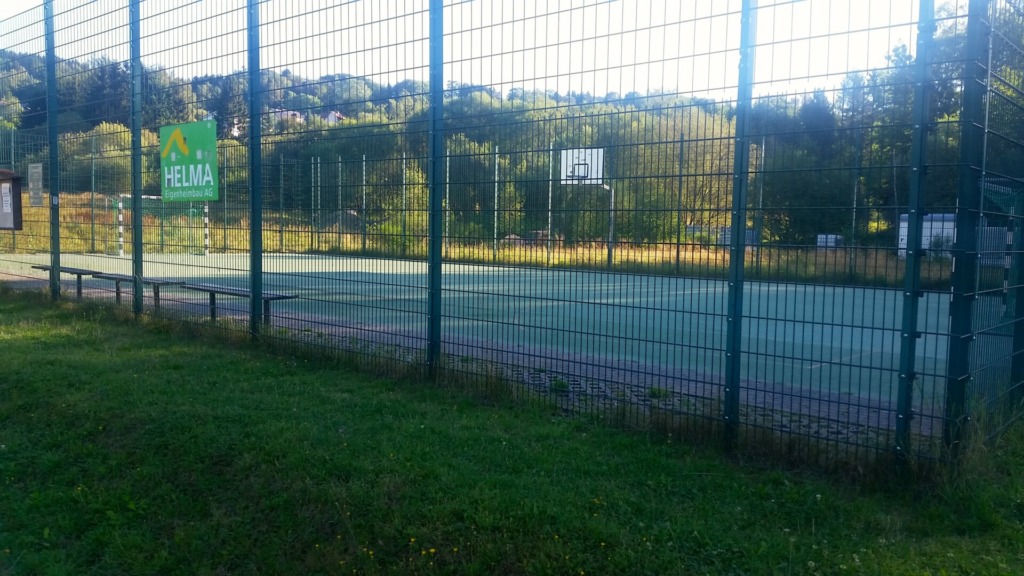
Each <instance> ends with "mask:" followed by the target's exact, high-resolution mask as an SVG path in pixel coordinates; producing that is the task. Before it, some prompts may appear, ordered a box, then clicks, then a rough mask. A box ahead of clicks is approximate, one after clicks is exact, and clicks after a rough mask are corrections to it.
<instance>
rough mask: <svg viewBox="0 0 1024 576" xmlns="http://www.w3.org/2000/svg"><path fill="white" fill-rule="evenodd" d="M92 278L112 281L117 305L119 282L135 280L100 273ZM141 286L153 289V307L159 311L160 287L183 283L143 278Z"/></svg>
mask: <svg viewBox="0 0 1024 576" xmlns="http://www.w3.org/2000/svg"><path fill="white" fill-rule="evenodd" d="M92 277H93V278H99V279H100V280H113V281H114V298H115V299H116V300H117V303H118V304H120V303H121V282H132V281H133V280H134V279H135V278H134V277H133V276H131V275H128V274H114V273H107V272H104V273H101V274H93V275H92ZM142 284H143V285H147V286H151V287H152V288H153V307H154V308H156V309H157V310H159V309H160V287H161V286H181V285H182V284H184V282H181V281H179V280H164V279H162V278H143V279H142Z"/></svg>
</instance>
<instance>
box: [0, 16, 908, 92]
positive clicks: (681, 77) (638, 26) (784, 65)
mask: <svg viewBox="0 0 1024 576" xmlns="http://www.w3.org/2000/svg"><path fill="white" fill-rule="evenodd" d="M126 4H127V3H126V2H125V1H124V0H92V1H91V2H89V1H85V0H57V2H56V4H55V10H56V14H57V17H56V24H57V29H58V36H57V44H58V48H57V52H58V55H60V56H61V57H64V58H81V59H88V58H90V57H96V56H98V55H106V56H109V57H111V58H114V59H118V60H122V59H127V57H128V45H127V34H128V28H127V25H126V24H127V18H128V12H127V9H126V8H125V5H126ZM427 4H428V2H427V0H387V1H382V0H347V1H346V0H269V1H268V2H266V3H265V4H264V5H263V7H262V11H261V19H262V21H263V23H264V26H263V28H262V31H261V35H262V41H263V46H264V48H263V50H262V52H261V58H262V62H263V67H264V68H270V69H275V70H278V71H283V70H285V69H289V70H291V71H292V72H294V73H295V74H299V75H301V76H304V77H307V78H318V77H320V76H322V75H326V74H333V73H348V74H354V75H357V76H366V77H368V78H371V79H372V80H374V81H376V82H380V83H388V84H393V83H396V82H398V81H401V80H403V79H417V80H426V79H427V75H426V72H427V58H428V45H427V42H426V40H425V39H426V37H427V22H428V18H427V13H426V9H427ZM41 5H42V1H41V0H18V1H15V0H0V19H2V20H3V21H2V22H0V48H11V49H14V50H21V51H36V50H40V51H41V50H42V39H41V32H42V25H41V23H39V20H41V16H42V8H41ZM917 5H918V3H917V0H760V8H759V9H758V10H757V44H758V48H757V51H756V59H755V61H756V71H755V82H756V83H757V85H758V89H757V90H756V92H760V93H782V92H794V91H801V90H806V89H809V88H812V87H824V88H828V87H835V86H838V84H839V82H840V81H841V80H842V78H843V77H844V76H845V75H846V73H847V72H849V71H863V70H868V69H870V68H873V67H880V66H883V65H885V56H886V54H887V53H888V52H889V51H890V50H891V49H892V47H893V46H895V45H897V44H900V43H905V44H907V45H908V46H910V48H911V51H913V42H914V37H915V32H916V30H915V26H914V25H913V23H914V21H915V20H916V19H917V18H916V17H917V9H918V8H917ZM446 6H448V8H447V10H446V15H445V18H446V39H445V62H446V65H445V78H446V80H455V81H457V82H462V83H466V84H481V85H487V86H492V87H494V88H496V89H498V90H499V91H500V92H502V93H506V94H507V93H508V91H509V90H511V89H514V88H523V89H542V90H556V91H558V92H561V93H565V92H568V91H575V92H590V93H592V94H595V95H598V96H603V95H605V94H607V93H609V92H615V93H619V94H626V93H628V92H633V91H635V92H639V93H646V92H649V91H654V90H663V91H667V92H679V93H684V94H692V95H695V96H710V97H718V96H734V95H735V85H736V77H737V67H738V62H739V58H738V52H737V50H736V47H737V46H738V45H739V38H740V19H739V11H740V6H741V2H740V0H504V1H499V0H446ZM244 7H245V1H244V0H145V1H144V2H143V3H142V18H143V26H142V34H143V48H142V53H143V55H142V58H143V62H145V63H146V64H147V65H161V66H163V67H165V68H167V69H168V70H170V71H172V72H173V73H174V74H175V75H177V76H179V77H185V78H188V77H191V76H194V75H204V74H228V73H231V72H236V71H239V70H242V69H244V67H245V64H246V55H245V42H246V37H245V34H244V25H245V10H244ZM26 9H28V10H31V12H30V13H28V14H22V16H21V17H20V18H19V17H14V19H11V20H9V18H11V17H12V16H13V15H14V14H15V13H17V12H19V11H22V10H26ZM12 30H13V31H12Z"/></svg>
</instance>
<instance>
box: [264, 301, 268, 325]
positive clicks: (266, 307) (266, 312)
mask: <svg viewBox="0 0 1024 576" xmlns="http://www.w3.org/2000/svg"><path fill="white" fill-rule="evenodd" d="M263 325H264V326H270V300H264V301H263Z"/></svg>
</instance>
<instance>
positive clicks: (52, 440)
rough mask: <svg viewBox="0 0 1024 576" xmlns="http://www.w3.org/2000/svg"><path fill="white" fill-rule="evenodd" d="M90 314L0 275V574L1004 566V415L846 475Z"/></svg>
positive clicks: (1014, 546) (1016, 512)
mask: <svg viewBox="0 0 1024 576" xmlns="http://www.w3.org/2000/svg"><path fill="white" fill-rule="evenodd" d="M109 316H110V314H108V313H107V312H106V311H105V309H104V308H100V307H96V306H74V305H70V304H66V305H53V304H50V303H48V302H47V301H46V300H45V299H44V298H43V296H41V295H39V294H34V293H29V294H20V293H12V292H9V291H4V290H2V289H0V574H189V575H192V574H255V573H260V574H353V573H354V574H435V573H436V574H502V575H505V574H567V575H569V574H572V575H577V574H652V575H663V574H886V575H889V574H1024V426H1021V425H1020V424H1018V425H1017V426H1016V427H1015V428H1014V429H1013V430H1011V432H1010V433H1009V434H1007V435H1006V436H1004V437H1003V438H1002V439H1001V440H1000V442H999V443H998V444H996V445H995V446H992V447H989V448H988V449H986V450H984V451H982V453H979V454H974V455H972V462H976V463H977V465H978V467H977V468H976V469H973V470H971V471H969V472H967V473H966V474H965V475H963V477H961V478H959V479H957V480H947V481H943V482H935V483H933V484H929V485H923V484H921V483H918V484H916V485H914V486H913V487H908V488H903V489H897V488H894V487H893V486H892V485H887V486H880V485H877V484H876V485H872V486H869V487H864V486H860V487H858V486H854V485H851V484H847V483H844V482H842V481H839V480H836V479H834V478H833V479H826V478H822V477H820V476H818V475H815V474H814V473H811V472H802V471H784V470H778V469H769V468H766V467H764V466H755V465H750V464H744V463H742V462H737V461H736V460H735V459H732V458H729V457H726V456H723V455H722V454H721V453H719V452H716V451H714V450H711V449H706V448H695V447H687V446H681V445H679V444H678V443H674V442H671V441H669V440H668V439H667V438H661V437H658V436H655V435H639V434H631V433H626V432H622V431H616V430H611V429H608V428H605V427H603V426H601V425H597V424H593V423H590V422H587V421H585V420H580V419H572V418H565V417H561V416H557V415H553V414H552V412H551V411H550V410H546V409H543V408H538V407H532V406H518V407H517V406H512V405H508V404H502V403H500V402H482V401H480V399H479V398H477V399H474V398H473V397H471V396H469V395H466V394H465V393H462V392H459V391H457V390H453V389H446V388H443V387H437V386H432V385H429V384H427V383H425V382H417V381H411V380H398V381H395V380H389V379H383V378H374V377H369V376H366V375H361V374H357V373H354V372H352V371H349V370H346V369H344V368H339V367H336V366H331V365H325V364H323V363H318V362H316V361H313V360H309V359H304V358H302V357H290V356H287V355H278V356H271V355H268V354H266V353H264V352H260V351H258V350H254V349H252V348H251V347H249V346H247V345H241V346H240V345H237V344H230V343H222V342H218V341H217V339H216V338H214V337H212V336H206V337H199V338H196V337H193V336H185V335H183V334H182V333H179V332H178V331H175V330H173V329H169V328H168V327H167V326H160V325H155V324H147V325H139V324H135V323H131V322H124V321H121V320H116V319H111V318H109ZM893 484H894V485H895V484H897V483H896V482H893Z"/></svg>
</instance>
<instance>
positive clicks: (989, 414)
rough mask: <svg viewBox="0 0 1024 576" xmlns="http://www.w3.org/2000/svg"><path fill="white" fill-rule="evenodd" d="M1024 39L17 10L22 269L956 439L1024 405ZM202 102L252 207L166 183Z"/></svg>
mask: <svg viewBox="0 0 1024 576" xmlns="http://www.w3.org/2000/svg"><path fill="white" fill-rule="evenodd" d="M1022 48H1024V7H1021V6H1019V5H1018V2H1017V1H1016V0H968V1H966V2H948V3H946V2H941V1H939V2H936V1H935V0H914V1H905V0H881V1H879V2H871V3H870V4H864V3H861V2H856V1H855V0H820V1H817V0H816V1H811V2H789V1H785V2H782V1H779V2H776V1H774V0H760V1H756V0H742V1H741V0H737V1H734V2H712V1H710V0H707V1H694V2H667V1H666V2H643V1H640V0H618V1H616V2H590V1H586V0H557V1H545V2H539V1H538V2H534V1H530V2H519V1H514V2H513V1H494V2H456V1H450V0H444V1H443V0H402V1H400V2H316V1H312V0H311V1H308V2H283V1H271V0H248V1H247V2H242V1H241V0H239V1H238V2H233V3H189V4H185V5H182V4H181V3H180V2H173V1H170V0H132V1H130V2H128V3H124V2H116V1H114V0H97V1H95V2H91V3H88V4H86V3H83V2H76V1H72V0H53V1H47V2H45V4H44V6H43V7H41V8H37V9H32V10H29V11H27V12H24V13H22V14H20V15H18V16H16V17H13V18H9V19H6V20H4V21H3V22H2V23H0V168H12V169H13V170H15V171H16V172H17V173H19V174H21V175H23V176H27V174H28V172H29V171H30V170H33V169H34V170H36V172H35V174H37V175H38V174H40V172H39V171H38V170H39V168H40V167H41V168H42V171H41V175H42V178H38V177H37V178H35V179H34V188H33V194H34V196H32V197H31V198H29V194H30V192H29V190H28V188H26V190H25V195H26V201H25V202H24V204H25V207H26V208H25V219H24V220H25V225H24V228H23V229H22V230H19V231H0V278H3V279H4V280H5V281H6V282H8V283H9V284H12V285H14V286H24V287H32V286H37V287H41V286H48V287H49V289H50V290H51V292H52V293H53V295H54V297H59V296H60V295H61V289H62V287H64V286H65V285H66V286H68V287H70V286H75V292H74V293H75V294H76V295H79V294H80V296H78V297H83V298H99V299H110V300H115V301H116V302H117V303H119V304H120V305H123V306H126V307H129V306H130V307H131V308H132V310H134V312H135V313H136V314H156V313H159V314H162V315H165V316H172V317H175V318H180V319H182V320H186V321H192V322H216V323H217V324H218V325H219V326H220V327H222V328H223V329H226V330H239V331H244V332H247V333H249V334H250V335H251V336H252V337H253V338H262V339H283V340H292V341H295V342H296V343H299V344H301V345H309V346H318V347H322V348H324V349H325V352H327V351H343V352H345V353H354V354H365V355H369V356H372V357H374V358H385V359H388V360H389V361H394V362H407V363H414V364H422V365H424V366H426V367H427V368H429V369H430V370H431V371H432V372H433V373H435V374H440V375H448V376H458V375H464V376H467V377H468V381H470V382H491V381H493V379H494V378H499V379H501V380H502V381H503V382H505V383H506V385H507V386H508V387H509V389H510V390H514V391H516V392H517V393H520V394H524V395H528V396H530V397H535V398H546V399H548V400H549V401H550V402H552V403H554V404H555V405H557V406H558V407H559V408H560V409H562V410H564V411H565V412H567V413H592V414H595V415H598V416H601V417H606V418H608V419H611V420H613V421H617V422H624V423H632V424H642V425H644V426H650V427H652V428H654V429H657V430H661V431H664V432H665V433H673V434H674V433H679V434H682V435H684V436H685V435H699V434H705V435H708V434H710V435H715V436H718V437H720V438H722V439H723V440H724V441H726V443H727V444H729V445H730V446H734V447H739V448H741V449H743V448H756V449H759V448H761V447H763V446H764V445H766V444H770V445H773V446H776V448H777V449H780V450H783V451H785V452H787V453H789V452H792V453H793V454H794V455H796V456H799V457H803V458H813V459H820V460H821V461H822V462H825V463H836V462H841V461H847V460H851V459H858V458H864V457H873V456H877V455H880V454H886V453H895V454H898V455H913V456H921V457H927V458H934V457H943V456H944V455H946V454H949V453H954V454H955V453H956V452H957V451H959V450H960V449H961V448H962V445H963V443H964V442H965V440H967V439H969V438H972V437H974V433H975V431H980V432H982V433H983V434H982V436H984V435H986V434H994V433H996V432H998V431H999V430H1000V429H1001V428H1002V427H1003V426H1005V425H1006V424H1008V423H1009V422H1011V421H1013V420H1014V419H1015V418H1018V417H1019V416H1020V414H1021V413H1022V409H1021V403H1022V400H1024V302H1022V299H1021V292H1022V290H1024V278H1022V274H1024V272H1022V270H1024V262H1022V261H1021V254H1022V250H1024V243H1022V240H1024V238H1022V229H1024V228H1022V221H1021V218H1022V214H1024V172H1022V166H1024V164H1022V163H1021V162H1020V156H1021V152H1022V151H1024V150H1022V146H1021V144H1020V143H1021V142H1022V141H1024V122H1022V120H1024V113H1022V108H1024V107H1022V99H1021V94H1022V93H1024V85H1022V82H1021V78H1022V77H1024V75H1022V71H1024V56H1022V54H1024V50H1022ZM199 120H206V121H208V122H212V123H215V125H216V131H217V152H218V154H217V168H218V170H217V173H218V176H217V180H218V182H217V185H218V197H217V199H216V200H210V201H193V202H191V203H189V202H165V201H163V200H164V199H163V197H162V192H161V189H162V186H161V185H162V179H163V178H164V177H165V176H164V174H163V172H162V168H161V162H162V161H161V157H162V156H163V155H164V154H165V151H164V150H162V149H161V146H162V145H166V144H167V143H161V142H160V140H159V132H160V128H161V127H164V126H171V125H176V124H183V123H189V122H195V121H199ZM30 166H35V167H36V168H30ZM76 270H77V272H76ZM93 274H99V276H93ZM118 275H121V276H118ZM104 276H106V277H104ZM119 278H120V279H119ZM79 287H81V288H80V289H79ZM122 293H124V295H130V298H129V297H127V296H125V298H124V299H122V296H123V294H122Z"/></svg>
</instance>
